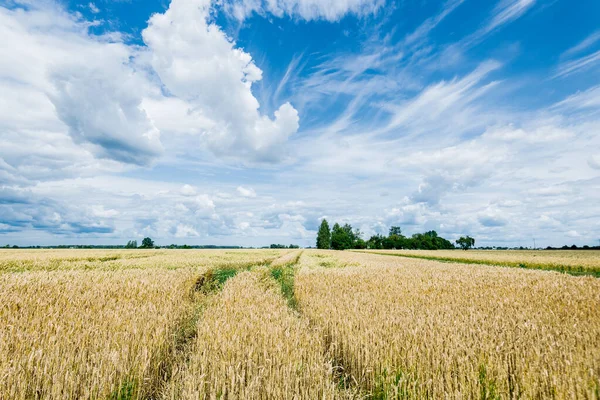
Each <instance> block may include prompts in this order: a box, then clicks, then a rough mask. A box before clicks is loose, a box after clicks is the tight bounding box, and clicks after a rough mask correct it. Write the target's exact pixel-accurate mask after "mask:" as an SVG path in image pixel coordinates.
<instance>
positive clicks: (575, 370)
mask: <svg viewBox="0 0 600 400" xmlns="http://www.w3.org/2000/svg"><path fill="white" fill-rule="evenodd" d="M331 254H332V253H331V252H319V253H317V252H305V253H304V255H303V257H302V259H301V264H302V265H306V267H304V268H303V269H302V270H301V271H300V273H299V274H297V276H296V289H295V290H296V296H297V298H298V304H299V307H300V310H301V311H302V313H303V314H304V315H306V316H307V317H308V318H309V319H310V320H311V321H313V322H314V323H316V324H317V325H319V326H321V327H322V330H323V334H324V335H327V336H329V337H330V341H331V351H332V353H333V355H334V357H335V358H336V359H337V360H339V362H340V365H341V366H342V367H343V368H344V370H345V371H346V373H347V374H349V376H350V377H351V380H355V381H356V382H357V384H358V386H359V387H361V388H362V389H363V390H365V391H366V392H367V393H370V394H371V395H374V396H376V397H377V396H380V397H386V398H518V397H519V398H598V393H599V391H600V281H599V280H598V279H596V278H591V277H587V278H585V277H572V276H568V275H564V274H559V273H555V272H546V271H535V270H521V269H512V268H502V267H490V266H478V265H462V264H444V263H439V262H434V261H427V260H415V259H406V258H399V257H387V256H382V255H372V254H359V253H348V252H343V253H336V254H335V258H336V259H338V260H339V263H347V262H358V263H360V265H361V266H360V267H347V268H326V267H321V266H318V263H315V262H314V261H315V260H310V259H311V258H321V257H318V256H323V255H325V256H327V255H331ZM311 265H312V266H311Z"/></svg>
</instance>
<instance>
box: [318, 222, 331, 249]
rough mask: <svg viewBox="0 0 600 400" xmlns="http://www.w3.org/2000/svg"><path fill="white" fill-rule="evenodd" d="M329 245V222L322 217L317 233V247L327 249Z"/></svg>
mask: <svg viewBox="0 0 600 400" xmlns="http://www.w3.org/2000/svg"><path fill="white" fill-rule="evenodd" d="M330 247H331V232H330V231H329V223H328V222H327V220H326V219H323V221H321V226H320V227H319V232H318V233H317V249H329V248H330Z"/></svg>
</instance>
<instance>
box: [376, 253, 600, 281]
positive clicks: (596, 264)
mask: <svg viewBox="0 0 600 400" xmlns="http://www.w3.org/2000/svg"><path fill="white" fill-rule="evenodd" d="M366 252H371V253H377V254H389V255H400V256H404V257H410V258H422V259H431V260H439V261H457V262H463V263H472V262H474V263H477V264H487V265H504V266H510V267H519V268H532V269H543V270H557V271H563V272H569V273H573V274H586V273H588V274H596V275H598V274H600V250H545V251H541V250H469V251H461V250H367V251H366Z"/></svg>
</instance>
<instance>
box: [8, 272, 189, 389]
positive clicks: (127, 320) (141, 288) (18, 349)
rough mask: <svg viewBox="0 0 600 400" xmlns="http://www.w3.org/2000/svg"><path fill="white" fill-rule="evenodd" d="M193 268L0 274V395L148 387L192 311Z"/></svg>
mask: <svg viewBox="0 0 600 400" xmlns="http://www.w3.org/2000/svg"><path fill="white" fill-rule="evenodd" d="M195 275H196V274H195V273H193V272H192V271H189V270H179V271H166V270H155V271H153V272H152V273H147V272H143V271H138V270H128V271H115V272H73V271H65V272H55V273H52V274H48V273H40V272H33V273H21V274H14V275H12V274H10V275H9V274H0V288H1V291H0V320H1V321H2V324H1V325H0V376H1V377H2V379H0V398H3V399H7V400H8V399H32V398H42V399H96V398H106V397H109V396H110V395H117V394H118V393H119V390H122V391H125V392H127V393H130V395H131V398H138V397H139V396H142V395H145V394H148V393H147V392H148V391H150V390H152V383H153V382H155V381H157V380H158V376H159V374H160V373H161V369H162V368H163V363H164V362H165V359H164V357H165V355H166V354H167V353H168V352H169V351H170V348H171V347H172V345H173V340H174V337H175V336H174V335H176V334H177V332H176V331H175V329H176V327H177V325H178V323H179V321H180V320H181V319H184V318H186V316H188V315H189V313H190V312H191V306H192V301H191V296H190V289H191V288H192V287H193V281H194V277H195ZM144 392H146V393H144Z"/></svg>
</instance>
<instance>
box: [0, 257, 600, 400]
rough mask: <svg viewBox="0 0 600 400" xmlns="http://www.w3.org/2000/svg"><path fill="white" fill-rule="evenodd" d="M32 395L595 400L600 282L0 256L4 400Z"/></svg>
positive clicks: (449, 270) (313, 263)
mask: <svg viewBox="0 0 600 400" xmlns="http://www.w3.org/2000/svg"><path fill="white" fill-rule="evenodd" d="M411 253H415V252H411ZM431 253H435V254H436V255H439V254H440V253H443V254H444V257H446V256H450V255H454V254H457V255H460V256H464V255H467V256H468V257H474V258H473V260H476V261H477V260H488V258H484V257H489V258H492V257H499V256H502V257H506V258H505V259H503V262H520V263H532V262H533V261H532V260H535V261H536V262H537V261H540V260H541V261H540V263H542V264H543V263H545V264H549V263H558V264H557V265H563V264H566V261H565V260H570V261H571V264H569V265H572V266H575V265H579V264H584V265H586V266H587V268H595V266H596V265H597V260H594V259H593V257H589V256H588V255H587V252H581V253H579V252H578V253H573V252H570V251H569V252H498V253H496V252H493V253H492V252H431ZM416 254H418V255H423V256H428V253H424V252H419V253H416ZM509 256H510V257H512V258H509ZM592 256H593V255H592ZM552 257H554V258H552ZM586 257H587V258H586ZM496 260H497V259H492V261H496ZM32 398H40V399H98V398H104V399H122V400H124V399H199V398H200V399H212V398H227V399H242V398H243V399H246V398H248V399H285V398H289V399H315V398H319V399H339V398H346V399H350V398H352V399H392V398H393V399H396V398H415V399H421V398H430V399H438V398H466V399H475V398H477V399H502V398H507V399H508V398H523V399H529V398H536V399H537V398H540V399H541V398H557V399H563V398H589V399H600V280H599V279H597V278H594V277H589V276H588V277H579V276H570V275H566V274H558V273H555V272H550V271H540V270H528V269H517V268H503V267H496V266H489V265H477V264H462V263H443V262H439V261H435V260H433V261H432V260H425V259H415V258H405V257H390V256H385V255H379V254H367V253H358V252H334V251H317V250H128V251H125V250H107V251H100V250H92V251H87V250H1V251H0V399H11V400H12V399H32Z"/></svg>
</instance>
